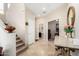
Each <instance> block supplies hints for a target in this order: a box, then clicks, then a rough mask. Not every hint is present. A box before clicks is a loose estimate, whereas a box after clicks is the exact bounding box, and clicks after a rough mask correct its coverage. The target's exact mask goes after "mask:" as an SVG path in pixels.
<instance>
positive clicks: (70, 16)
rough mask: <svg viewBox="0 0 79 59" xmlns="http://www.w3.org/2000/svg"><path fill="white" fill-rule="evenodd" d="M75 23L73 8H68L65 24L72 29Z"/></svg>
mask: <svg viewBox="0 0 79 59" xmlns="http://www.w3.org/2000/svg"><path fill="white" fill-rule="evenodd" d="M74 23H75V8H74V7H73V6H71V7H69V9H68V13H67V24H68V25H71V26H72V27H74Z"/></svg>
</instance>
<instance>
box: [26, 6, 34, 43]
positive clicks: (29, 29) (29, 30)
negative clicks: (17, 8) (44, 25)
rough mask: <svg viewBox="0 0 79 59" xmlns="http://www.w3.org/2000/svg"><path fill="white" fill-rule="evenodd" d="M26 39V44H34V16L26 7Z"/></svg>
mask: <svg viewBox="0 0 79 59" xmlns="http://www.w3.org/2000/svg"><path fill="white" fill-rule="evenodd" d="M26 22H28V25H26V39H27V40H28V44H32V43H34V42H35V16H34V14H33V12H32V11H31V10H30V9H29V8H27V7H26Z"/></svg>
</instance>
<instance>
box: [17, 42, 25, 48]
mask: <svg viewBox="0 0 79 59" xmlns="http://www.w3.org/2000/svg"><path fill="white" fill-rule="evenodd" d="M23 44H24V43H23V42H21V43H19V44H17V45H16V47H19V46H21V45H23Z"/></svg>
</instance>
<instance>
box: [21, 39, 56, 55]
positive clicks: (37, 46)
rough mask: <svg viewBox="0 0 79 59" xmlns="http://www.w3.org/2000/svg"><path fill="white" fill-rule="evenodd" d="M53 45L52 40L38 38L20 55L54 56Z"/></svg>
mask: <svg viewBox="0 0 79 59" xmlns="http://www.w3.org/2000/svg"><path fill="white" fill-rule="evenodd" d="M54 55H55V47H54V44H53V42H52V41H46V40H39V41H37V42H35V43H34V44H32V45H30V46H29V48H28V49H27V50H25V51H24V52H22V54H20V56H54Z"/></svg>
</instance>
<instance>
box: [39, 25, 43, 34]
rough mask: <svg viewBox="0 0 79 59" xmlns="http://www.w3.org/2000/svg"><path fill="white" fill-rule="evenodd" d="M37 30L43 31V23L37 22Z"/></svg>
mask: <svg viewBox="0 0 79 59" xmlns="http://www.w3.org/2000/svg"><path fill="white" fill-rule="evenodd" d="M39 32H41V33H42V32H43V24H39Z"/></svg>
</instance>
